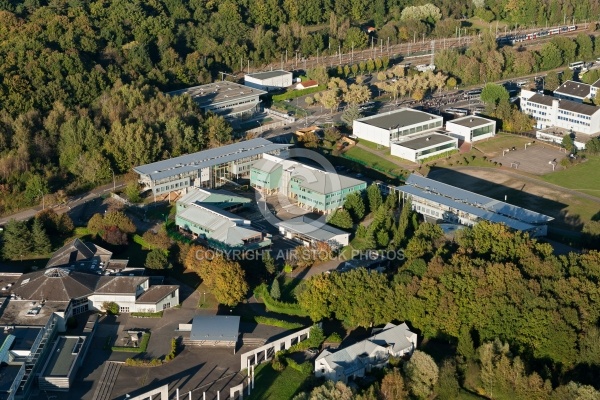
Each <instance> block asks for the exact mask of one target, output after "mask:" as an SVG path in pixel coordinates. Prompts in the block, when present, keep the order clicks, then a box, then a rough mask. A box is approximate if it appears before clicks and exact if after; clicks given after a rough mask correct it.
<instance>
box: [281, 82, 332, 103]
mask: <svg viewBox="0 0 600 400" xmlns="http://www.w3.org/2000/svg"><path fill="white" fill-rule="evenodd" d="M325 89H327V85H319V86H317V87H313V88H310V89H304V90H291V91H289V92H285V93H283V94H276V95H274V96H273V98H272V99H273V101H274V102H275V101H284V100H292V99H295V98H296V97H302V96H304V95H307V94H313V93H317V92H320V91H323V90H325Z"/></svg>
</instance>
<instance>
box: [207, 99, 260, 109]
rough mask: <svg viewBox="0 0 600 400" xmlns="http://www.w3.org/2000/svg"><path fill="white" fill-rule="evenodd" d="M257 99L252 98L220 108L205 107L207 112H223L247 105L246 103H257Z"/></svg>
mask: <svg viewBox="0 0 600 400" xmlns="http://www.w3.org/2000/svg"><path fill="white" fill-rule="evenodd" d="M257 100H258V97H257V98H253V99H250V100H245V101H237V102H235V103H227V104H224V105H222V106H215V107H206V109H207V110H224V109H227V108H233V107H237V106H240V105H242V104H247V103H258V101H257Z"/></svg>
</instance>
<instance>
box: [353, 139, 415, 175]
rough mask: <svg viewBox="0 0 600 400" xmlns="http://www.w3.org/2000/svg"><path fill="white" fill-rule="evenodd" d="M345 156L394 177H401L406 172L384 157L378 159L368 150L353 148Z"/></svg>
mask: <svg viewBox="0 0 600 400" xmlns="http://www.w3.org/2000/svg"><path fill="white" fill-rule="evenodd" d="M344 155H345V156H346V157H347V158H349V159H350V160H351V159H355V160H358V161H359V162H362V163H363V164H364V165H366V166H368V167H371V168H373V169H375V170H378V171H382V172H387V173H391V174H393V175H400V174H402V172H403V171H404V170H403V169H402V167H400V166H398V165H397V164H395V163H393V162H392V161H390V160H387V159H385V158H382V157H378V156H377V155H375V154H373V153H370V152H368V151H367V150H364V149H361V148H359V147H356V146H354V147H352V148H351V149H350V150H348V151H346V152H345V153H344Z"/></svg>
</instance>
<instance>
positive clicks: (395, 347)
mask: <svg viewBox="0 0 600 400" xmlns="http://www.w3.org/2000/svg"><path fill="white" fill-rule="evenodd" d="M416 348H417V334H416V333H414V332H411V331H410V329H409V328H408V325H406V323H402V324H400V325H395V324H392V323H389V324H387V325H386V326H385V327H383V329H380V330H374V331H373V335H372V336H371V337H369V338H368V339H365V340H363V341H360V342H358V343H355V344H353V345H351V346H348V347H344V348H342V349H339V350H336V351H333V352H332V351H329V350H324V351H323V352H321V354H319V355H318V356H317V358H316V360H315V376H316V377H317V378H321V377H324V378H325V379H329V380H332V381H334V382H338V381H341V382H344V383H348V379H355V378H360V377H364V376H365V373H367V372H370V371H371V370H372V369H373V368H383V367H385V366H386V365H387V364H388V363H389V359H390V357H403V356H405V355H410V354H412V353H413V351H414V350H415V349H416Z"/></svg>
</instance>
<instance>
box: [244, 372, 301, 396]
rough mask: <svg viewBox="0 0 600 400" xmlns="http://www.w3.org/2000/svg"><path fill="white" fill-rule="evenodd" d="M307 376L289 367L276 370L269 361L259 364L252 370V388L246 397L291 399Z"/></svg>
mask: <svg viewBox="0 0 600 400" xmlns="http://www.w3.org/2000/svg"><path fill="white" fill-rule="evenodd" d="M309 376H310V375H305V374H303V373H302V372H300V371H297V370H295V369H293V368H290V367H287V368H286V369H284V370H283V371H281V372H277V371H275V370H274V369H273V368H272V367H271V363H264V364H261V365H259V366H257V367H256V370H255V372H254V383H255V385H254V390H253V391H252V393H251V394H250V396H249V397H248V399H250V400H252V399H260V400H287V399H291V398H292V397H294V395H295V394H296V393H297V392H298V390H299V389H300V387H301V386H302V384H303V383H304V381H305V380H306V379H307V378H308V377H309Z"/></svg>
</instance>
